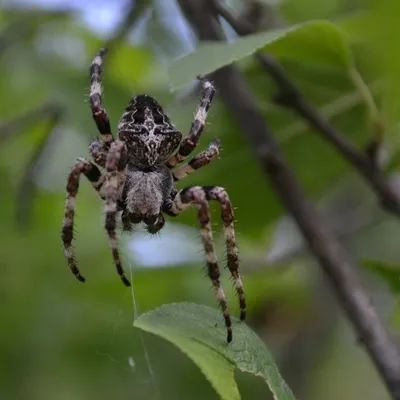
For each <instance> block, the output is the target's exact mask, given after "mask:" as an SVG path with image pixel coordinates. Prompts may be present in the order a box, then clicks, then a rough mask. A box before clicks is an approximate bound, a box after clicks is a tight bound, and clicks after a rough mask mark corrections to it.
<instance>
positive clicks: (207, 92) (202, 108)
mask: <svg viewBox="0 0 400 400" xmlns="http://www.w3.org/2000/svg"><path fill="white" fill-rule="evenodd" d="M199 80H200V82H201V84H202V88H203V94H202V99H201V101H200V104H199V106H198V108H197V111H196V115H195V117H194V121H193V123H192V126H191V128H190V132H189V134H188V135H187V136H185V137H184V138H183V140H182V142H181V144H180V146H179V148H178V151H177V153H176V154H175V155H174V156H172V157H171V158H170V159H169V160H168V161H167V163H166V165H167V167H168V168H173V167H175V165H177V164H179V163H180V162H182V161H183V160H184V159H185V158H186V157H187V156H188V155H189V154H190V153H191V152H192V151H193V150H194V149H195V148H196V146H197V143H198V142H199V139H200V136H201V134H202V132H203V130H204V125H205V123H206V118H207V114H208V110H209V108H210V105H211V101H212V99H213V97H214V94H215V88H214V86H213V84H212V83H211V82H210V81H209V80H207V79H206V78H203V77H199Z"/></svg>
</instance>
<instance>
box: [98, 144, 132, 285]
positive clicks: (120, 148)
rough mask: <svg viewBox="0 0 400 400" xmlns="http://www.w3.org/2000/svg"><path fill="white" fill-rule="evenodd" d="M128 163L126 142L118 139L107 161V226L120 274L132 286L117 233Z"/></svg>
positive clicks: (115, 262) (105, 191) (126, 283)
mask: <svg viewBox="0 0 400 400" xmlns="http://www.w3.org/2000/svg"><path fill="white" fill-rule="evenodd" d="M126 163H127V155H126V147H125V143H124V142H122V141H120V140H117V141H115V142H113V144H112V145H111V147H110V151H109V153H108V156H107V162H106V170H107V175H106V183H105V189H104V195H105V200H106V201H105V214H106V218H105V228H106V231H107V233H108V237H109V241H110V247H111V250H112V255H113V259H114V264H115V266H116V268H117V272H118V275H119V276H120V277H121V280H122V282H123V283H124V284H125V285H126V286H130V285H131V284H130V282H129V280H128V279H127V278H126V276H125V273H124V270H123V268H122V263H121V259H120V257H119V253H118V246H117V235H116V229H115V228H116V214H117V202H118V199H119V197H120V195H121V192H122V188H123V185H124V181H125V167H126Z"/></svg>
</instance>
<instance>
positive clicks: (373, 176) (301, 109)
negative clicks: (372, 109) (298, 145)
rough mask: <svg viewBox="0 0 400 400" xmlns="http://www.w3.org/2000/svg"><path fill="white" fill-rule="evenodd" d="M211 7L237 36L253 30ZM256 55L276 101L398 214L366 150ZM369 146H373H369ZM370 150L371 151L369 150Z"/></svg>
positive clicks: (397, 203)
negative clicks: (273, 88) (272, 85)
mask: <svg viewBox="0 0 400 400" xmlns="http://www.w3.org/2000/svg"><path fill="white" fill-rule="evenodd" d="M209 1H210V4H211V5H212V7H213V8H214V10H215V11H216V12H217V13H218V14H219V15H221V16H222V17H223V18H224V19H225V20H226V21H227V22H228V23H229V24H230V25H231V26H232V28H233V29H234V30H235V31H236V33H237V34H238V35H240V36H245V35H249V34H251V33H254V29H253V27H252V26H251V25H250V24H249V23H246V21H244V20H243V19H240V20H239V19H237V18H235V17H234V16H233V15H232V14H231V13H230V12H229V10H227V9H226V7H224V6H223V5H222V4H221V1H220V0H209ZM255 57H256V58H257V60H258V61H259V63H260V64H261V66H262V67H263V68H264V69H265V70H266V71H267V72H268V73H269V75H270V76H271V77H272V78H273V80H274V81H275V83H276V84H277V86H278V88H279V93H278V94H277V96H276V97H275V101H276V102H277V103H278V104H280V105H282V106H284V107H287V108H291V109H293V110H294V111H295V112H296V113H297V114H298V115H300V116H301V117H302V118H303V119H304V120H306V121H307V122H308V123H309V124H310V125H311V126H312V127H313V128H315V130H316V132H317V133H319V134H320V135H321V136H322V137H323V138H324V139H325V140H327V141H328V142H329V143H331V144H332V145H333V146H334V147H335V148H336V149H337V150H338V151H339V152H340V153H341V154H342V156H343V157H344V158H345V159H346V160H347V161H348V162H349V163H350V164H352V165H353V166H354V167H355V168H356V170H357V171H358V173H359V174H360V175H361V176H362V177H363V178H364V179H365V181H366V182H367V183H368V184H369V185H370V186H371V188H372V189H373V190H374V191H375V193H376V195H377V196H378V198H379V199H380V203H381V205H382V207H383V208H384V209H385V210H387V211H389V212H391V213H393V214H395V215H396V216H397V217H400V199H399V198H398V196H397V195H396V194H395V192H394V191H393V190H392V188H391V187H390V186H389V185H388V183H387V181H386V179H385V177H384V176H383V175H382V173H381V172H380V171H379V168H377V165H376V163H375V162H374V158H375V157H371V156H370V155H369V154H368V152H366V153H363V152H361V151H359V150H358V149H357V148H356V147H355V146H354V145H353V144H352V143H351V142H350V141H349V140H348V139H347V138H346V136H345V135H343V134H342V133H341V132H339V131H338V130H337V129H336V128H335V127H334V126H332V125H331V124H330V123H329V121H328V120H327V119H326V118H325V117H324V116H323V115H322V114H320V113H319V112H318V110H317V109H316V108H315V107H314V106H313V105H312V104H310V103H309V102H308V101H307V100H306V99H305V97H304V96H303V94H302V93H301V92H300V90H299V89H298V88H297V87H296V85H295V84H294V83H293V82H292V80H291V79H290V78H289V77H288V76H287V75H286V73H285V71H284V69H283V67H282V66H281V65H280V64H279V62H277V61H276V60H275V59H274V58H273V57H272V56H270V55H269V54H266V53H257V54H255ZM371 145H372V146H371ZM371 145H370V146H369V149H370V150H371V149H372V150H373V151H372V153H373V154H372V155H374V154H375V153H376V150H377V147H379V143H376V142H373V143H372V144H371ZM370 153H371V152H370Z"/></svg>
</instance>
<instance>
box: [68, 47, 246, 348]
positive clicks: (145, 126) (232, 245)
mask: <svg viewBox="0 0 400 400" xmlns="http://www.w3.org/2000/svg"><path fill="white" fill-rule="evenodd" d="M105 53H106V49H101V50H100V51H99V52H98V54H97V55H96V57H95V58H94V60H93V62H92V65H91V68H90V83H91V86H90V105H91V109H92V114H93V118H94V121H95V122H96V125H97V128H98V130H99V132H100V134H101V135H102V137H103V140H99V139H98V138H96V139H94V140H92V142H91V144H90V147H89V151H90V154H91V157H92V159H93V161H94V163H93V162H91V161H88V160H86V159H84V158H78V159H77V161H76V162H75V164H74V166H73V167H72V170H71V173H70V174H69V177H68V183H67V201H66V206H65V215H64V221H63V227H62V241H63V244H64V253H65V257H66V258H67V260H68V265H69V267H70V268H71V271H72V273H73V274H74V275H75V276H76V278H77V279H78V280H80V281H81V282H84V281H85V279H84V278H83V276H82V275H81V274H80V272H79V270H78V267H77V265H76V261H75V256H74V252H73V248H72V245H71V243H72V239H73V224H74V215H75V201H76V196H77V193H78V188H79V178H80V176H81V174H84V175H85V176H86V178H87V179H88V180H89V181H90V183H91V184H92V186H93V188H94V189H95V190H96V192H97V193H98V195H99V197H100V198H101V199H103V200H104V202H105V229H106V231H107V234H108V237H109V242H110V246H111V250H112V255H113V259H114V263H115V266H116V268H117V271H118V274H119V276H120V277H121V279H122V281H123V283H124V284H125V285H126V286H129V285H130V282H129V281H128V279H127V278H126V276H125V274H124V271H123V268H122V265H121V260H120V257H119V253H118V248H117V237H116V215H117V212H119V211H122V215H121V223H122V229H123V230H124V231H128V232H130V231H131V230H132V226H133V224H137V223H139V222H144V223H145V224H146V225H147V230H148V231H149V232H150V233H152V234H154V233H157V232H158V231H159V230H160V229H161V228H162V227H163V226H164V223H165V220H164V217H163V213H165V214H168V215H170V216H177V215H179V214H180V213H181V212H182V211H184V210H185V209H186V208H188V207H189V206H190V205H192V204H194V205H195V206H196V207H197V212H198V218H199V221H200V226H201V237H202V242H203V246H204V251H205V258H206V261H207V271H208V276H209V277H210V279H211V281H212V284H213V287H214V290H215V294H216V296H217V299H218V301H219V304H220V306H221V308H222V312H223V316H224V319H225V325H226V329H227V341H228V342H230V341H231V340H232V326H231V325H232V324H231V318H230V315H229V312H228V307H227V302H226V298H225V294H224V291H223V288H222V285H221V282H220V272H219V268H218V263H217V258H216V254H215V249H214V243H213V237H212V229H211V223H210V211H209V205H208V202H209V201H210V200H216V201H218V202H219V203H220V205H221V214H222V221H223V225H224V233H225V240H226V251H227V264H228V268H229V271H230V272H231V275H232V278H233V280H234V283H235V288H236V292H237V294H238V297H239V304H240V309H241V313H240V319H241V320H244V319H245V316H246V302H245V296H244V292H243V284H242V280H241V278H240V275H239V263H238V250H237V246H236V239H235V231H234V226H233V208H232V204H231V202H230V200H229V197H228V194H227V193H226V191H225V189H224V188H222V187H219V186H203V187H201V186H193V187H189V188H186V189H183V190H176V189H175V187H174V182H177V181H179V180H181V179H183V178H184V177H185V176H187V175H189V174H191V173H192V172H194V171H196V170H198V169H199V168H201V167H204V166H205V165H207V164H209V163H210V162H211V161H212V160H214V159H215V158H217V157H218V154H219V150H220V142H219V140H218V139H216V140H214V141H212V142H211V143H210V144H209V146H208V148H207V149H206V150H205V151H203V152H201V153H199V154H198V155H197V156H195V157H194V158H192V159H191V160H190V161H189V162H188V163H187V164H186V165H183V166H180V167H178V168H177V169H175V170H174V171H172V172H171V170H172V169H173V168H174V167H176V166H177V165H178V164H179V163H181V162H182V161H183V160H185V159H186V158H187V157H188V156H189V154H190V153H192V151H193V150H194V149H195V148H196V146H197V143H198V141H199V138H200V136H201V133H202V131H203V129H204V124H205V119H206V116H207V112H208V109H209V107H210V103H211V100H212V98H213V96H214V93H215V89H214V87H213V85H212V84H211V82H209V81H208V80H206V79H204V78H199V79H200V81H201V84H202V88H203V96H202V99H201V102H200V105H199V107H198V109H197V112H196V115H195V118H194V121H193V123H192V126H191V129H190V133H189V134H188V135H187V136H185V137H184V138H183V139H182V133H181V132H179V131H177V130H176V128H175V126H174V125H173V124H172V122H171V121H170V119H169V118H168V116H167V115H166V114H165V113H164V112H163V110H162V108H161V106H160V105H159V104H158V103H157V102H156V100H154V99H153V98H152V97H150V96H148V95H145V94H142V95H138V96H135V97H133V98H132V100H131V101H130V103H129V104H128V106H127V107H126V109H125V112H124V113H123V114H122V117H121V119H120V121H119V124H118V139H117V140H114V137H113V135H112V133H111V129H110V122H109V119H108V116H107V111H106V110H105V109H104V108H103V106H102V98H101V93H102V89H101V79H100V74H101V70H102V63H103V57H104V55H105ZM95 164H97V165H98V166H99V167H101V168H104V169H105V171H106V173H105V175H102V173H101V172H100V169H99V168H98V167H97V166H96V165H95Z"/></svg>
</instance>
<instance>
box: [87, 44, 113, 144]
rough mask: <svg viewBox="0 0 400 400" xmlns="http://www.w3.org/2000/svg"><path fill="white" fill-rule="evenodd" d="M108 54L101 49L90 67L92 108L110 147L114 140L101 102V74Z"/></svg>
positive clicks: (105, 50) (105, 140)
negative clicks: (104, 59) (104, 58)
mask: <svg viewBox="0 0 400 400" xmlns="http://www.w3.org/2000/svg"><path fill="white" fill-rule="evenodd" d="M106 53H107V49H100V50H99V52H98V53H97V55H96V57H95V58H94V59H93V62H92V65H91V67H90V106H91V108H92V115H93V119H94V121H95V122H96V125H97V129H98V130H99V132H100V133H101V135H102V136H103V139H104V142H105V143H108V146H109V144H110V142H112V141H113V140H114V138H113V136H112V133H111V127H110V120H109V119H108V114H107V110H106V109H105V108H104V107H103V105H102V102H101V93H102V89H101V72H102V64H103V57H104V55H105V54H106Z"/></svg>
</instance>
